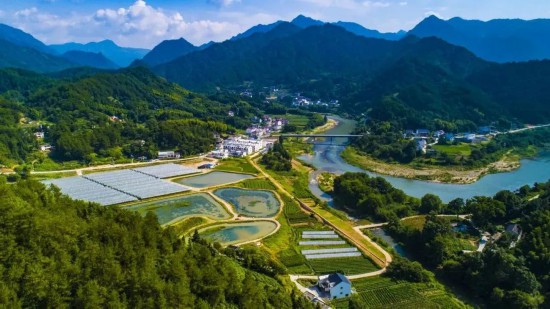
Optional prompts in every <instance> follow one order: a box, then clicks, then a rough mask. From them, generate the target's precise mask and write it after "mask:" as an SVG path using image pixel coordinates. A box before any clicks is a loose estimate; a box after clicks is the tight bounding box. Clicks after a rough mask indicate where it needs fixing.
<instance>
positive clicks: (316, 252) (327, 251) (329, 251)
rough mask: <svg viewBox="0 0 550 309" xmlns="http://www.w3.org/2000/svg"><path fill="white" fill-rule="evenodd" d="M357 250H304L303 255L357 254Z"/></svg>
mask: <svg viewBox="0 0 550 309" xmlns="http://www.w3.org/2000/svg"><path fill="white" fill-rule="evenodd" d="M357 251H358V250H357V248H355V247H349V248H334V249H316V250H302V254H304V255H306V254H321V253H343V252H357Z"/></svg>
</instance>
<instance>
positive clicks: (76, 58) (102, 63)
mask: <svg viewBox="0 0 550 309" xmlns="http://www.w3.org/2000/svg"><path fill="white" fill-rule="evenodd" d="M61 57H62V58H65V59H67V60H69V61H71V62H73V63H76V64H78V65H81V66H87V67H92V68H98V69H107V70H109V69H111V70H112V69H118V68H119V66H117V65H116V64H115V63H114V62H112V61H111V60H109V59H107V58H106V57H105V56H104V55H103V54H102V53H91V52H85V51H79V50H71V51H68V52H66V53H64V54H63V55H61Z"/></svg>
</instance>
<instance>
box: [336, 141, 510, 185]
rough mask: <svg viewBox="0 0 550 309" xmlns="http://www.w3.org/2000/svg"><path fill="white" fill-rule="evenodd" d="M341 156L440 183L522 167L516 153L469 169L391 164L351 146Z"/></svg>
mask: <svg viewBox="0 0 550 309" xmlns="http://www.w3.org/2000/svg"><path fill="white" fill-rule="evenodd" d="M341 156H342V159H344V160H345V161H346V162H348V163H349V164H352V165H355V166H358V167H360V168H362V169H364V170H367V171H371V172H374V173H378V174H383V175H387V176H394V177H400V178H407V179H416V180H426V181H432V182H439V183H456V184H469V183H474V182H476V181H478V180H479V179H480V178H481V177H482V176H484V175H487V174H493V173H500V172H510V171H512V170H514V169H517V168H519V167H520V162H519V159H520V158H519V156H514V155H505V156H504V157H503V158H501V159H500V160H499V161H497V162H493V163H491V164H489V165H488V166H485V167H482V168H477V169H467V170H466V169H465V170H459V169H457V168H456V167H433V168H432V167H421V168H415V167H412V166H409V165H403V164H391V163H386V162H381V161H378V160H374V159H372V158H370V157H368V156H364V155H361V154H359V153H358V152H357V151H356V150H355V149H353V148H351V147H348V148H347V149H346V150H344V151H343V152H342V153H341Z"/></svg>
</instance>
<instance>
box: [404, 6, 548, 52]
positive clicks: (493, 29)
mask: <svg viewBox="0 0 550 309" xmlns="http://www.w3.org/2000/svg"><path fill="white" fill-rule="evenodd" d="M409 34H412V35H416V36H419V37H428V36H436V37H438V38H441V39H443V40H445V41H447V42H449V43H451V44H455V45H459V46H463V47H465V48H467V49H469V50H471V51H472V52H473V53H475V54H476V55H478V56H479V57H481V58H483V59H486V60H489V61H495V62H514V61H529V60H541V59H550V40H549V39H548V35H549V34H550V19H535V20H521V19H494V20H490V21H486V22H485V21H479V20H465V19H462V18H458V17H455V18H452V19H449V20H442V19H439V18H437V17H436V16H430V17H428V18H426V19H424V20H423V21H422V22H420V23H419V24H418V25H417V26H416V27H415V28H413V29H412V30H411V31H409Z"/></svg>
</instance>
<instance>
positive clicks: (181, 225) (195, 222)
mask: <svg viewBox="0 0 550 309" xmlns="http://www.w3.org/2000/svg"><path fill="white" fill-rule="evenodd" d="M204 223H206V219H204V218H200V217H193V218H189V219H185V220H183V221H180V222H178V223H176V224H175V225H172V228H173V229H174V230H176V231H177V233H178V235H183V234H185V233H187V232H188V231H190V230H192V229H194V228H195V227H197V226H199V225H201V224H204Z"/></svg>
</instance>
